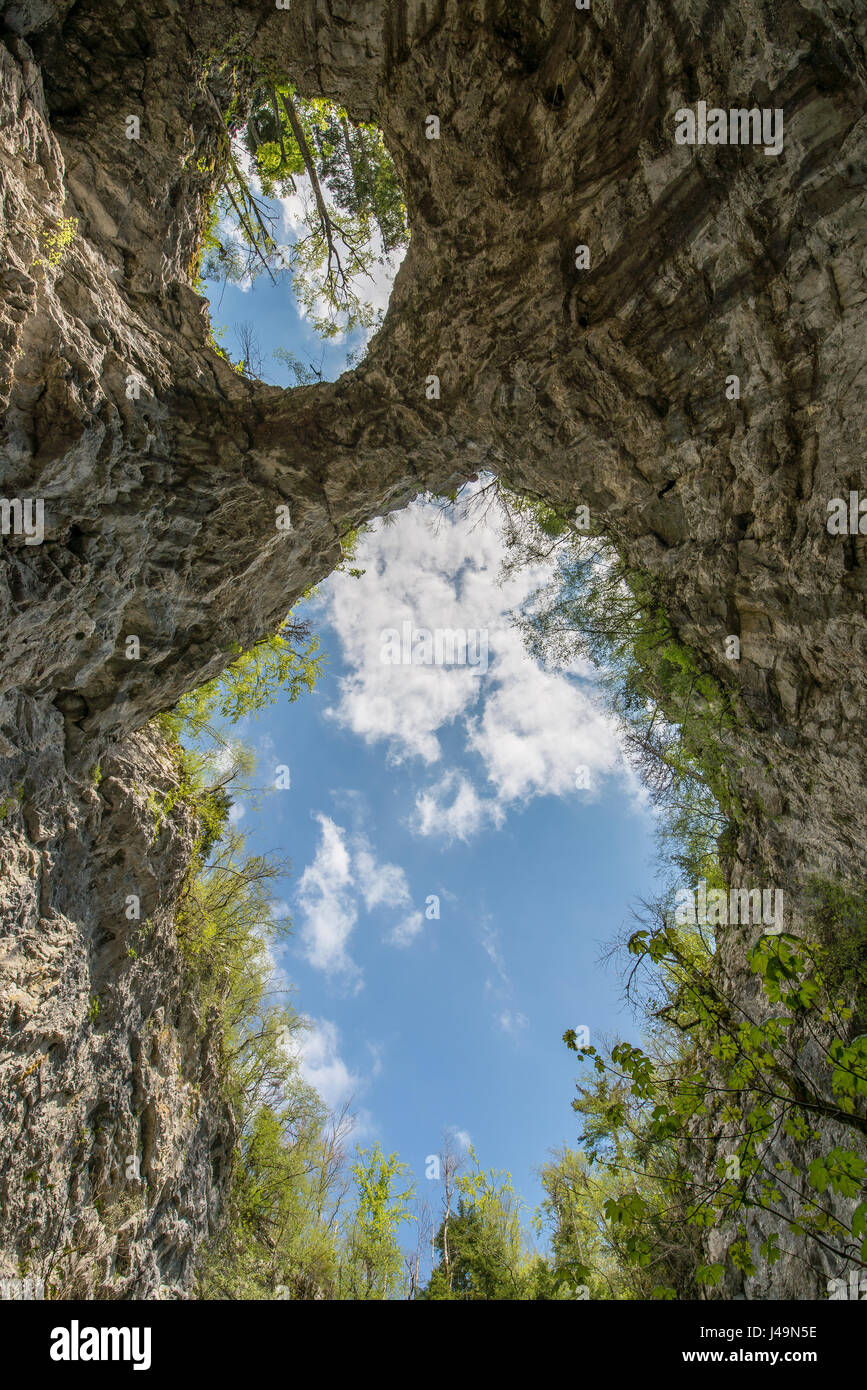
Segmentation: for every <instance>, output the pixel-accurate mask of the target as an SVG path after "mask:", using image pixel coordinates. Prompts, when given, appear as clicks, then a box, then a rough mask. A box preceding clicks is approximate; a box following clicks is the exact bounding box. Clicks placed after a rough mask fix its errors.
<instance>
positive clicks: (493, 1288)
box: [423, 1148, 538, 1301]
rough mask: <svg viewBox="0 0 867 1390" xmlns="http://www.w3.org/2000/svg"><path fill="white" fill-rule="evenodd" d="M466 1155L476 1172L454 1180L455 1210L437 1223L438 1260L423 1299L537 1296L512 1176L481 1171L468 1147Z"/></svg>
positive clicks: (536, 1272)
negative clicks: (447, 1253) (456, 1198)
mask: <svg viewBox="0 0 867 1390" xmlns="http://www.w3.org/2000/svg"><path fill="white" fill-rule="evenodd" d="M469 1156H470V1158H471V1160H472V1162H473V1164H474V1169H473V1171H472V1172H470V1173H465V1174H461V1175H460V1176H458V1177H457V1179H456V1188H457V1192H458V1203H457V1209H456V1210H455V1211H454V1212H449V1213H448V1218H447V1217H446V1215H445V1214H444V1217H443V1220H442V1221H441V1223H440V1227H439V1230H438V1232H437V1235H436V1239H435V1242H434V1246H435V1249H436V1250H438V1251H439V1253H440V1256H441V1259H440V1262H439V1264H438V1265H436V1266H435V1268H434V1269H433V1271H432V1273H431V1277H430V1279H429V1281H428V1284H427V1287H426V1289H425V1290H424V1294H423V1296H424V1298H426V1299H433V1300H437V1301H441V1300H451V1299H457V1300H466V1301H478V1300H485V1301H493V1300H499V1299H524V1298H528V1297H531V1296H533V1297H535V1290H536V1285H537V1279H538V1271H537V1270H536V1268H535V1265H536V1260H535V1257H534V1254H533V1253H532V1252H530V1251H529V1250H528V1249H527V1248H526V1247H525V1243H524V1238H523V1233H522V1229H521V1210H522V1204H521V1203H520V1201H519V1199H518V1198H517V1197H516V1196H515V1192H514V1189H513V1187H512V1179H511V1176H510V1175H509V1174H508V1173H498V1172H495V1171H494V1170H491V1171H490V1172H485V1171H484V1170H483V1169H482V1168H481V1167H480V1166H479V1164H478V1162H477V1160H476V1155H475V1152H474V1151H473V1149H472V1148H471V1149H470V1150H469ZM446 1249H448V1251H449V1256H448V1266H446ZM531 1291H532V1292H531Z"/></svg>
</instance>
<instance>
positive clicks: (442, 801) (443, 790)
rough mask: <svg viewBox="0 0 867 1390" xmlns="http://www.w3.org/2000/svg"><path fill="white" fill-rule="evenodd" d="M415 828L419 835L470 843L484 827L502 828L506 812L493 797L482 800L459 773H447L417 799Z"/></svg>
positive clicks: (420, 793) (471, 785) (419, 794)
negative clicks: (500, 826)
mask: <svg viewBox="0 0 867 1390" xmlns="http://www.w3.org/2000/svg"><path fill="white" fill-rule="evenodd" d="M415 810H416V814H415V819H414V821H413V826H414V828H415V829H416V830H417V831H418V833H419V834H420V835H442V836H444V838H445V839H447V840H469V839H471V838H472V836H473V835H475V834H477V833H478V831H479V830H481V829H482V827H483V826H485V825H487V824H493V825H496V826H499V825H502V823H503V821H504V820H505V818H506V813H505V811H504V810H503V808H502V806H500V805H499V804H498V802H497V801H496V800H495V799H494V798H493V797H481V796H479V794H478V792H477V791H476V789H475V787H474V786H473V784H472V783H471V782H470V781H468V780H467V778H466V777H465V776H464V775H463V774H462V773H459V772H454V771H452V772H447V773H446V774H445V775H444V776H443V777H441V778H440V780H439V781H438V782H435V783H433V784H432V785H431V786H429V787H428V788H427V790H426V791H421V792H419V793H418V795H417V796H416V799H415Z"/></svg>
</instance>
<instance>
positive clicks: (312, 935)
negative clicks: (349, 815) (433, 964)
mask: <svg viewBox="0 0 867 1390" xmlns="http://www.w3.org/2000/svg"><path fill="white" fill-rule="evenodd" d="M316 819H317V821H318V822H319V827H320V831H321V838H320V842H319V845H318V847H317V850H316V854H315V856H314V859H313V862H312V863H311V864H308V866H307V868H306V869H305V870H304V872H303V874H302V875H301V878H300V880H299V883H298V904H299V907H300V910H301V914H302V922H301V930H300V933H299V938H300V942H301V947H302V950H303V952H304V955H305V957H306V959H307V960H308V961H309V963H310V964H311V965H312V966H313V967H314V969H316V970H322V971H324V972H325V973H326V974H327V975H330V976H332V977H336V978H339V979H342V980H343V981H344V983H346V984H348V985H351V986H353V987H354V990H355V992H356V993H357V992H358V990H360V989H361V988H362V986H363V981H362V978H361V971H360V969H359V967H358V966H357V965H356V963H355V962H354V961H353V960H352V958H351V956H350V954H349V950H348V943H349V938H350V936H351V935H352V932H353V931H354V929H355V927H356V925H357V922H358V904H359V902H363V903H364V906H365V909H366V910H367V911H368V912H370V911H372V910H374V909H376V908H389V909H400V908H403V909H406V908H408V907H411V906H412V896H411V894H410V891H409V884H408V882H407V878H406V874H405V873H404V871H403V869H402V868H401V867H400V865H399V864H384V863H380V862H379V861H378V860H377V858H376V855H375V854H374V852H373V850H372V848H371V846H370V842H369V841H368V840H367V838H366V837H365V835H363V834H362V833H361V832H360V831H355V832H354V833H350V832H348V831H346V830H344V829H343V828H342V827H341V826H339V825H337V824H336V823H335V822H334V821H333V820H332V819H331V818H330V817H329V816H325V815H321V814H320V815H317V817H316ZM423 926H424V918H423V916H422V914H421V912H411V913H409V914H405V915H404V917H403V918H402V920H401V921H400V922H398V923H397V925H396V926H394V927H393V928H392V930H391V932H390V933H389V935H388V936H387V937H386V940H387V941H388V942H389V943H390V944H391V945H394V946H408V945H410V944H411V942H412V941H413V940H415V938H416V937H417V936H418V935H419V933H420V932H421V930H422V928H423Z"/></svg>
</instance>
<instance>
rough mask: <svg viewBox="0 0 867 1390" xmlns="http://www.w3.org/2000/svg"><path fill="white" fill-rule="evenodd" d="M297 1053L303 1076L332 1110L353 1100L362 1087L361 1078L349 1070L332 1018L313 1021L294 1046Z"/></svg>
mask: <svg viewBox="0 0 867 1390" xmlns="http://www.w3.org/2000/svg"><path fill="white" fill-rule="evenodd" d="M295 1052H296V1056H297V1057H298V1060H299V1067H300V1071H301V1075H302V1076H303V1078H304V1080H305V1081H306V1082H307V1084H308V1086H312V1087H313V1089H314V1090H315V1091H316V1092H317V1093H318V1094H319V1095H320V1096H321V1097H322V1099H323V1101H324V1102H325V1104H326V1105H327V1106H328V1108H329V1110H336V1109H338V1108H339V1106H341V1105H342V1104H344V1103H345V1102H346V1101H349V1100H351V1099H352V1097H353V1096H354V1095H356V1094H357V1092H358V1091H359V1089H360V1088H361V1087H362V1084H363V1083H362V1080H361V1077H360V1076H358V1075H357V1074H356V1073H355V1072H353V1071H351V1070H350V1068H349V1067H348V1066H347V1064H346V1062H345V1061H344V1060H343V1058H342V1057H341V1055H340V1033H339V1031H338V1028H337V1024H336V1023H332V1022H331V1020H330V1019H327V1018H320V1019H313V1020H310V1026H309V1027H308V1028H307V1029H305V1031H304V1032H303V1033H302V1035H301V1037H300V1039H299V1040H297V1042H296V1044H295Z"/></svg>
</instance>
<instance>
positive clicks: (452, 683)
mask: <svg viewBox="0 0 867 1390" xmlns="http://www.w3.org/2000/svg"><path fill="white" fill-rule="evenodd" d="M504 554H505V549H504V542H503V537H502V531H501V526H500V523H499V517H498V515H497V514H496V512H491V513H490V514H489V515H488V516H487V517H486V518H485V519H484V520H482V519H480V517H479V516H478V515H474V514H473V513H472V511H471V510H469V511H467V510H465V509H452V510H443V509H442V508H441V507H439V506H438V505H436V504H434V503H433V502H430V501H425V502H418V503H414V504H413V505H412V506H410V507H408V508H407V509H406V510H405V511H404V512H402V513H400V515H399V516H398V517H395V518H394V519H393V520H392V519H386V521H384V522H382V523H377V524H376V525H375V526H374V527H373V528H372V530H371V531H370V532H369V533H367V534H365V535H364V536H362V539H361V542H360V545H359V548H358V554H357V564H358V567H359V568H362V569H364V570H365V573H364V575H363V576H362V577H361V578H360V579H357V578H353V577H351V576H348V575H342V574H337V575H334V576H333V577H332V579H331V581H330V582H329V584H328V586H327V589H326V591H325V595H324V597H323V599H322V602H323V603H324V605H325V608H326V612H325V616H326V617H327V619H328V620H329V621H330V622H331V623H332V625H333V627H334V628H335V630H336V632H337V635H338V638H339V640H340V643H341V647H342V651H343V657H344V661H345V663H346V666H347V668H348V670H347V674H346V675H345V676H344V677H343V679H342V680H341V682H340V686H339V697H338V699H337V701H336V702H335V704H334V705H333V706H332V707H331V708H330V709H329V711H328V714H329V716H330V717H331V718H333V719H335V720H336V721H337V722H338V723H340V724H341V725H342V726H343V727H344V728H347V729H350V730H351V731H352V732H353V733H355V734H356V735H358V736H359V737H361V738H363V739H364V740H365V741H366V742H368V743H371V744H373V743H377V742H381V743H384V744H385V746H386V749H387V754H388V757H389V759H390V761H392V762H395V763H403V762H406V761H407V760H410V759H416V760H418V762H419V763H420V764H421V765H422V767H423V768H424V767H427V768H429V769H430V771H431V772H435V771H436V765H437V764H438V763H440V762H441V760H442V754H443V749H442V743H441V736H442V732H443V730H445V729H446V728H447V727H448V726H450V725H458V726H460V727H461V728H462V729H463V731H464V742H465V748H466V753H467V761H466V764H465V765H464V766H461V767H457V768H456V767H454V766H452V767H450V768H449V769H448V770H447V771H445V772H440V773H439V775H437V776H434V777H433V778H432V780H429V781H428V782H427V783H426V784H425V785H422V786H421V787H419V789H418V791H417V793H416V801H415V817H414V822H413V824H414V829H415V830H416V831H417V832H418V833H419V834H421V835H440V836H443V837H444V838H446V839H448V840H453V839H461V840H468V839H470V838H471V837H472V836H473V835H475V834H477V833H478V832H479V831H480V830H482V829H484V828H486V827H494V828H496V827H498V826H500V825H502V823H503V821H504V819H505V817H506V815H507V813H508V810H509V808H510V807H511V806H513V805H516V804H522V803H524V802H526V801H528V800H529V799H530V798H532V797H535V796H543V795H554V796H567V795H572V794H574V793H576V792H577V791H579V790H580V793H581V794H582V795H583V796H585V797H587V796H591V797H592V796H594V795H596V794H597V793H598V789H599V787H600V786H601V783H602V782H603V780H604V779H605V778H607V777H611V776H615V775H616V776H618V777H621V778H624V779H625V780H626V785H627V787H628V790H629V792H630V794H632V792H633V790H634V783H633V782H632V780H631V779H630V778H629V774H628V771H627V768H626V766H625V763H624V760H623V756H622V752H621V749H620V746H619V743H618V739H617V734H616V731H615V728H614V725H613V722H612V721H611V719H610V718H609V717H608V716H607V714H605V713H604V712H603V710H602V709H601V708H600V707H599V705H598V704H597V703H596V702H595V700H594V698H593V692H592V684H591V682H590V680H589V679H588V678H589V677H591V676H592V671H591V670H590V669H589V668H587V666H586V665H585V664H584V663H575V665H574V666H573V667H571V668H569V669H568V670H565V669H558V670H546V669H543V668H542V667H541V666H540V665H539V664H538V663H537V662H536V661H535V660H534V659H533V658H532V657H530V656H529V655H528V653H527V651H526V649H525V647H524V643H523V640H522V638H521V635H520V633H519V632H518V631H517V630H516V628H515V626H514V623H513V621H512V617H511V614H512V613H513V611H514V610H516V609H518V608H520V606H521V605H522V604H523V603H524V602H525V600H526V599H527V598H528V597H529V595H530V594H531V593H533V592H534V591H535V590H536V589H537V588H538V587H539V586H540V585H541V584H544V583H545V582H546V581H547V580H548V579H549V578H550V569H549V567H548V566H546V565H533V566H528V567H527V568H526V569H524V570H521V571H520V572H519V573H518V574H516V575H514V576H511V577H509V578H508V579H506V580H505V581H503V580H502V579H501V567H502V561H503V558H504ZM405 623H408V624H410V630H411V631H412V632H416V631H418V630H419V629H428V630H429V631H431V632H435V631H436V630H437V629H451V630H463V631H464V632H468V633H477V634H484V636H485V640H486V642H487V653H488V656H487V662H485V661H484V660H483V661H482V662H480V663H478V664H477V665H475V666H471V665H469V664H467V665H463V666H461V665H457V664H452V665H434V664H431V665H425V664H421V663H418V662H417V663H416V664H407V665H394V664H389V663H387V662H385V661H383V659H382V657H383V652H384V650H387V647H386V643H387V640H388V639H387V638H385V636H384V634H387V633H389V632H395V631H396V632H398V633H401V632H402V631H403V625H404V624H405ZM485 666H487V669H485ZM476 759H478V760H479V761H480V764H481V768H482V779H481V780H480V778H479V773H478V764H477V763H476ZM579 769H580V772H579Z"/></svg>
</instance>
